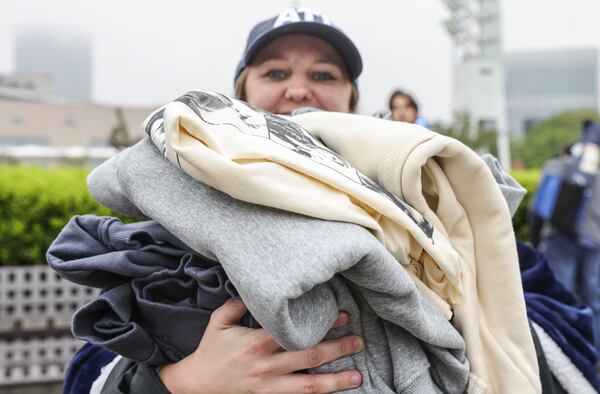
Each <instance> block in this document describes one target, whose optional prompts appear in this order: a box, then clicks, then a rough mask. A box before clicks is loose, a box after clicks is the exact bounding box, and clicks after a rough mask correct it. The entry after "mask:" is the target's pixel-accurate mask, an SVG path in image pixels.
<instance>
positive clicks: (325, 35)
mask: <svg viewBox="0 0 600 394" xmlns="http://www.w3.org/2000/svg"><path fill="white" fill-rule="evenodd" d="M290 34H307V35H311V36H315V37H318V38H320V39H322V40H324V41H326V42H328V43H329V44H330V45H331V46H332V47H333V48H334V49H335V50H336V51H337V52H338V53H339V55H340V56H341V57H342V60H343V61H344V65H345V66H346V71H347V72H348V77H349V78H350V80H352V81H354V80H355V79H356V78H358V76H359V75H360V73H361V72H362V58H361V56H360V52H358V48H356V46H355V45H354V43H353V42H352V41H351V40H350V38H348V36H346V35H345V34H344V33H343V32H342V31H340V30H339V29H337V28H335V27H333V26H329V25H325V24H323V23H317V22H295V23H289V24H286V25H282V26H279V27H276V28H274V29H272V30H270V31H268V32H267V33H265V34H263V35H261V36H259V37H258V38H257V39H256V40H254V41H253V42H252V43H250V44H249V45H248V48H247V50H246V54H245V56H244V62H245V65H244V66H247V65H248V64H249V63H250V62H251V61H252V58H253V57H254V56H255V55H256V54H257V53H258V51H260V50H261V49H262V48H263V47H264V46H265V45H267V44H268V43H270V42H271V41H273V40H274V39H276V38H279V37H282V36H286V35H290Z"/></svg>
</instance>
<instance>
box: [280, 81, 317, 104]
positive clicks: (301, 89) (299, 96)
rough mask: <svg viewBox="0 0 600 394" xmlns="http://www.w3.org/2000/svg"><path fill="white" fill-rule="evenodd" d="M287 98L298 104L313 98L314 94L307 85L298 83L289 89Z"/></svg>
mask: <svg viewBox="0 0 600 394" xmlns="http://www.w3.org/2000/svg"><path fill="white" fill-rule="evenodd" d="M285 98H286V99H288V100H291V101H296V102H301V101H306V100H310V99H311V98H312V92H311V90H310V88H309V86H308V85H307V84H306V83H304V82H297V83H294V84H293V85H290V86H288V87H287V89H286V91H285Z"/></svg>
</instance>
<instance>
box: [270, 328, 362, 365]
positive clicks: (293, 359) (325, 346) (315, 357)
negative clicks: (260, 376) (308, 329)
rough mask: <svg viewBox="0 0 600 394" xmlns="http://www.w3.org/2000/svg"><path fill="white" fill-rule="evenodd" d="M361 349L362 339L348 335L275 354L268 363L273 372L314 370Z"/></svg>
mask: <svg viewBox="0 0 600 394" xmlns="http://www.w3.org/2000/svg"><path fill="white" fill-rule="evenodd" d="M363 347H364V342H363V340H362V338H360V337H357V336H353V335H350V336H347V337H343V338H337V339H331V340H328V341H323V342H321V343H319V344H317V345H315V346H313V347H311V348H310V349H307V350H301V351H295V352H283V353H279V354H275V355H274V356H273V357H272V359H271V360H270V361H271V362H272V363H273V366H274V368H273V370H274V371H277V372H281V373H291V372H295V371H300V370H303V369H309V368H316V367H318V366H321V365H323V364H327V363H329V362H331V361H333V360H337V359H338V358H342V357H346V356H349V355H351V354H354V353H358V352H360V351H361V350H362V349H363Z"/></svg>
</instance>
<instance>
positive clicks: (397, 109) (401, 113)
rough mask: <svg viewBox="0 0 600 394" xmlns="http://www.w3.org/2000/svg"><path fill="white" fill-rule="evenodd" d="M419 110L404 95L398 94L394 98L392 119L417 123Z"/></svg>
mask: <svg viewBox="0 0 600 394" xmlns="http://www.w3.org/2000/svg"><path fill="white" fill-rule="evenodd" d="M417 116H418V114H417V111H416V110H415V109H414V108H413V107H412V106H411V105H410V102H409V101H408V99H407V98H406V97H404V96H400V95H399V96H396V97H394V99H393V100H392V119H393V120H398V121H400V122H407V123H415V120H417Z"/></svg>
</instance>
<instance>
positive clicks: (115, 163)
mask: <svg viewBox="0 0 600 394" xmlns="http://www.w3.org/2000/svg"><path fill="white" fill-rule="evenodd" d="M130 149H131V148H127V149H125V150H124V151H123V152H121V153H120V154H117V155H115V156H113V157H111V158H110V159H108V160H106V161H105V162H104V163H102V164H100V165H99V166H98V167H96V168H95V169H94V170H93V171H92V172H91V173H90V174H89V175H88V177H87V188H88V192H89V193H90V195H92V197H94V199H95V200H96V201H98V202H99V203H100V204H102V205H104V206H105V207H107V208H110V209H112V210H113V211H116V212H119V213H120V214H123V215H126V216H131V217H140V218H143V217H145V215H144V214H143V213H142V212H141V211H140V210H139V209H137V207H136V206H135V205H133V204H132V203H131V201H129V199H128V198H127V195H126V194H125V193H124V192H123V190H122V189H121V185H120V183H119V167H120V165H121V163H120V162H121V160H123V159H124V158H126V157H127V156H128V155H129V152H128V151H129V150H130Z"/></svg>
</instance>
